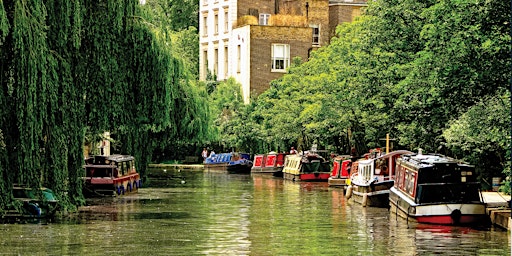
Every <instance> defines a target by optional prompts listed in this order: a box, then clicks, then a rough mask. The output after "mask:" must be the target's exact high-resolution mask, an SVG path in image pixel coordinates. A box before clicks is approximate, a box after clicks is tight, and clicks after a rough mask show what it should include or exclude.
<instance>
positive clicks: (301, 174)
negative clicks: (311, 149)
mask: <svg viewBox="0 0 512 256" xmlns="http://www.w3.org/2000/svg"><path fill="white" fill-rule="evenodd" d="M329 176H330V172H329V161H326V160H325V158H323V157H322V156H320V155H318V154H314V153H309V154H306V155H304V156H301V155H287V156H286V158H285V161H284V168H283V177H284V178H285V179H287V180H294V181H327V179H328V178H329Z"/></svg>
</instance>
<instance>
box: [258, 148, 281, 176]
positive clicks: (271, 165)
mask: <svg viewBox="0 0 512 256" xmlns="http://www.w3.org/2000/svg"><path fill="white" fill-rule="evenodd" d="M285 156H286V154H285V153H274V152H270V153H268V154H259V155H255V156H254V161H253V165H252V168H251V173H253V174H272V175H274V176H282V175H283V173H282V171H283V167H284V157H285Z"/></svg>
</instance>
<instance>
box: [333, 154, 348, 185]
mask: <svg viewBox="0 0 512 256" xmlns="http://www.w3.org/2000/svg"><path fill="white" fill-rule="evenodd" d="M351 167H352V161H351V160H350V159H348V157H347V156H337V157H335V158H334V159H333V162H332V169H331V176H330V177H329V179H328V180H327V183H328V184H329V186H331V187H343V188H344V187H346V186H347V180H348V179H350V170H351Z"/></svg>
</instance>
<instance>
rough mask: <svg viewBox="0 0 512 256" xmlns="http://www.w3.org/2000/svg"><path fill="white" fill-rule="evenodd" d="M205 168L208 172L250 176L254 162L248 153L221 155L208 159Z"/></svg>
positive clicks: (214, 155)
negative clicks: (225, 172) (214, 171)
mask: <svg viewBox="0 0 512 256" xmlns="http://www.w3.org/2000/svg"><path fill="white" fill-rule="evenodd" d="M204 168H205V169H206V170H208V171H212V170H217V171H227V172H228V173H232V174H237V173H239V174H250V173H251V168H252V161H251V160H250V155H249V154H247V153H236V152H232V153H220V154H213V155H211V156H209V157H208V158H206V160H205V163H204Z"/></svg>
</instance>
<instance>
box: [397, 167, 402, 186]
mask: <svg viewBox="0 0 512 256" xmlns="http://www.w3.org/2000/svg"><path fill="white" fill-rule="evenodd" d="M402 171H403V170H402V168H401V166H400V167H399V168H397V172H396V186H397V187H399V188H400V187H402Z"/></svg>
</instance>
